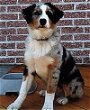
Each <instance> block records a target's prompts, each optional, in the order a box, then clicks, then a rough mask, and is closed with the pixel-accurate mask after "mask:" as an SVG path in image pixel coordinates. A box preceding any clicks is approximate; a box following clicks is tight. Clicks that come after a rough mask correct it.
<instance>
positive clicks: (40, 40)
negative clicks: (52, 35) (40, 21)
mask: <svg viewBox="0 0 90 110" xmlns="http://www.w3.org/2000/svg"><path fill="white" fill-rule="evenodd" d="M48 39H49V38H46V39H35V40H37V41H47V40H48Z"/></svg>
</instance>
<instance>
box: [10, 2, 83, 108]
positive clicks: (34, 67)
mask: <svg viewBox="0 0 90 110" xmlns="http://www.w3.org/2000/svg"><path fill="white" fill-rule="evenodd" d="M22 14H23V16H24V18H25V20H26V22H27V26H28V32H29V35H28V37H27V39H26V50H25V56H24V60H25V65H26V66H25V70H24V74H23V81H22V85H21V89H20V92H19V96H18V98H17V99H16V100H15V101H14V102H13V103H12V104H11V105H9V106H8V110H18V109H19V108H20V107H21V105H22V103H23V102H24V100H25V98H26V95H27V92H28V90H29V89H30V87H31V85H32V82H33V80H34V77H35V74H37V75H38V76H39V77H40V78H42V80H44V81H45V83H46V84H47V88H46V91H45V101H44V105H43V107H42V110H54V108H53V101H54V98H55V93H57V88H60V89H62V91H63V94H62V95H61V96H59V97H58V98H57V99H56V100H57V102H58V103H60V104H62V105H64V104H66V103H67V102H68V100H69V98H81V97H82V95H83V86H84V81H83V78H82V76H81V74H80V72H79V70H78V68H77V67H76V64H75V60H74V59H73V57H72V56H71V54H70V52H68V51H67V50H66V49H65V47H63V46H62V45H61V43H60V35H59V32H58V31H57V30H56V26H57V22H58V21H59V19H60V18H62V17H63V15H64V13H63V12H62V11H60V10H59V9H58V8H57V7H56V6H54V5H53V4H51V3H39V4H33V5H30V6H29V7H27V8H25V9H23V10H22ZM40 94H43V91H41V92H40Z"/></svg>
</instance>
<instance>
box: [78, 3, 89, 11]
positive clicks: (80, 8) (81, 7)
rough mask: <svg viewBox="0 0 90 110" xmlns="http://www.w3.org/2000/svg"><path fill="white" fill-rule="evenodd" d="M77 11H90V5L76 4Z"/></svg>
mask: <svg viewBox="0 0 90 110" xmlns="http://www.w3.org/2000/svg"><path fill="white" fill-rule="evenodd" d="M76 9H77V10H88V9H90V4H89V3H88V4H77V5H76Z"/></svg>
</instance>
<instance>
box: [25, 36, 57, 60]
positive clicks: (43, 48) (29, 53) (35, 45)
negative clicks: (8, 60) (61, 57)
mask: <svg viewBox="0 0 90 110" xmlns="http://www.w3.org/2000/svg"><path fill="white" fill-rule="evenodd" d="M54 45H56V41H36V40H32V39H29V38H27V41H26V51H25V58H27V59H30V58H37V57H40V56H45V55H46V54H48V53H49V52H50V50H51V49H52V48H53V46H54Z"/></svg>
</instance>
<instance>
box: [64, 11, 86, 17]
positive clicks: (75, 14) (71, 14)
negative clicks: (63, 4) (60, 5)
mask: <svg viewBox="0 0 90 110" xmlns="http://www.w3.org/2000/svg"><path fill="white" fill-rule="evenodd" d="M85 17H86V12H65V13H64V18H85Z"/></svg>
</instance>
